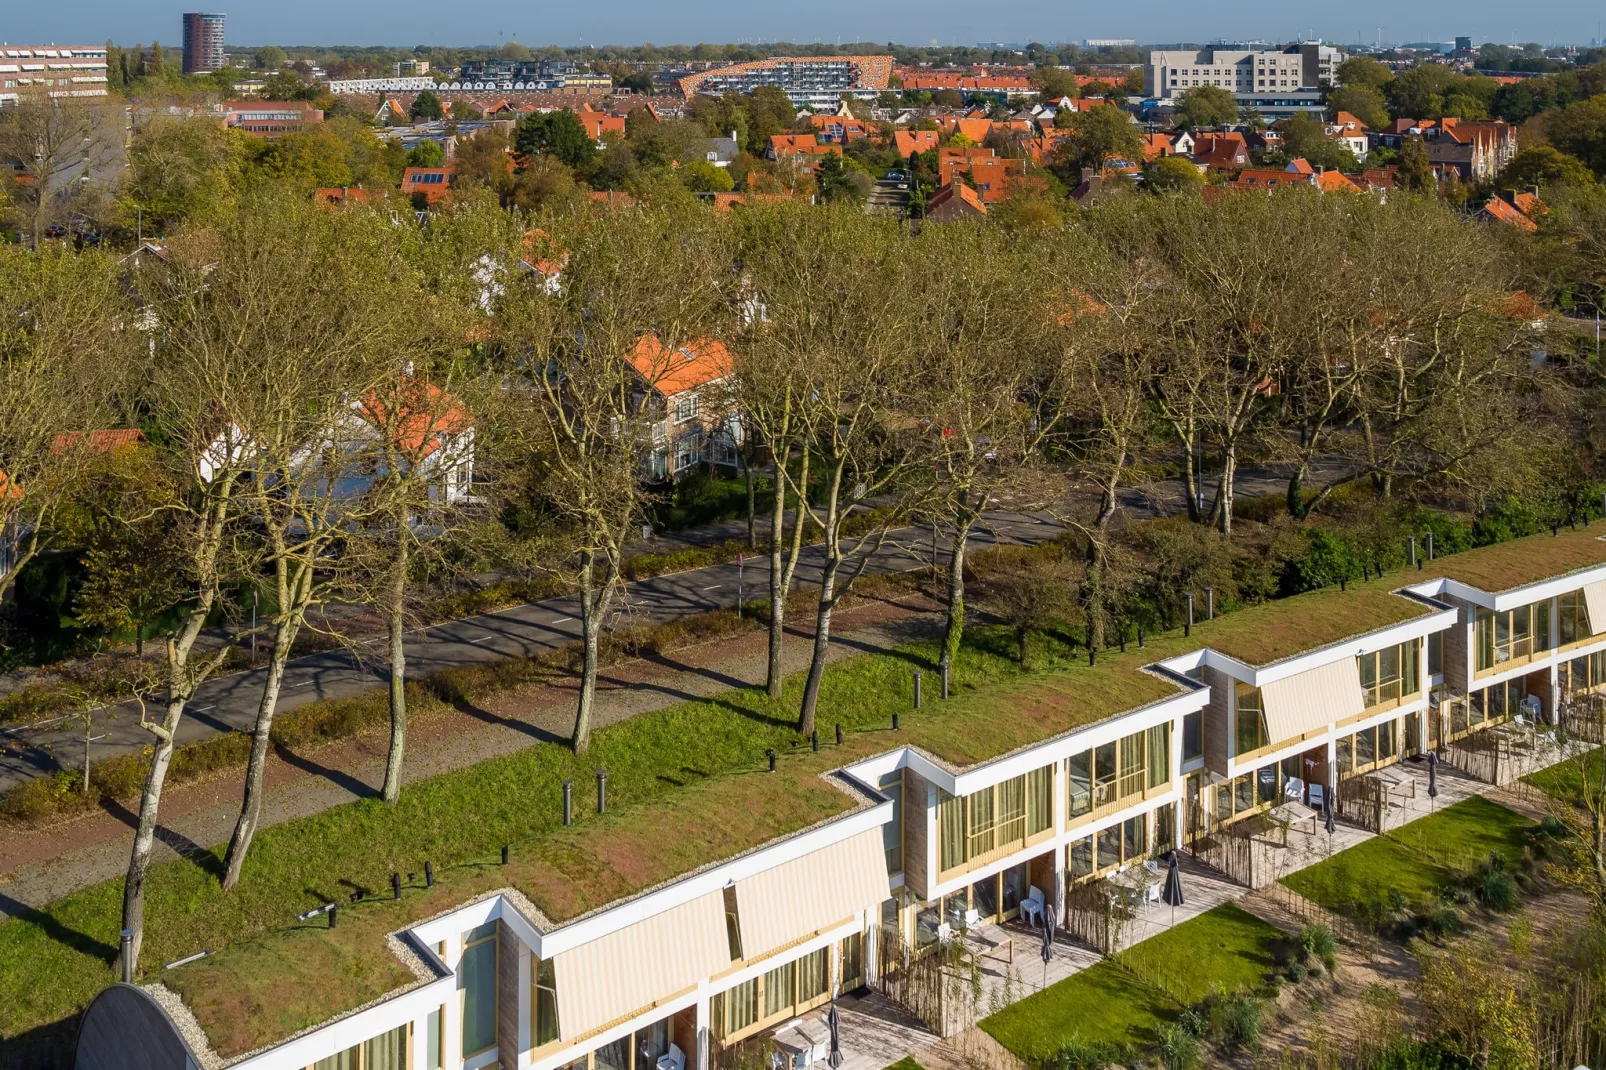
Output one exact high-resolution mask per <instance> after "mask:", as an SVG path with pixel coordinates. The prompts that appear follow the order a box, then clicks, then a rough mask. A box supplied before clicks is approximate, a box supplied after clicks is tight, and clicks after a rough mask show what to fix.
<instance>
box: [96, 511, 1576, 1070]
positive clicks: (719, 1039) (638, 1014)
mask: <svg viewBox="0 0 1606 1070" xmlns="http://www.w3.org/2000/svg"><path fill="white" fill-rule="evenodd" d="M1598 534H1599V530H1598V529H1597V530H1595V531H1590V530H1588V529H1584V530H1579V531H1562V532H1559V533H1558V534H1557V535H1555V536H1551V535H1548V534H1547V535H1538V536H1532V537H1529V538H1525V539H1518V540H1515V541H1512V542H1507V543H1502V544H1498V545H1494V546H1488V547H1483V548H1481V549H1476V550H1469V551H1466V552H1463V553H1459V554H1455V555H1453V556H1450V557H1447V558H1440V559H1439V560H1437V561H1428V560H1426V559H1425V558H1424V559H1423V560H1422V561H1421V562H1420V564H1419V566H1418V568H1417V569H1415V570H1412V571H1403V572H1401V573H1400V574H1399V575H1397V576H1393V577H1390V578H1387V579H1383V578H1379V579H1375V580H1368V581H1366V582H1363V583H1353V584H1349V585H1347V586H1346V587H1329V588H1325V589H1322V590H1319V591H1314V592H1311V593H1308V594H1303V595H1299V596H1295V597H1292V598H1286V599H1281V600H1276V601H1272V602H1268V603H1265V604H1263V605H1259V606H1254V607H1250V608H1246V609H1243V610H1240V611H1238V612H1235V613H1232V614H1228V615H1226V616H1222V617H1220V618H1217V619H1209V617H1208V616H1207V617H1206V618H1205V619H1202V620H1200V621H1198V622H1197V623H1196V624H1194V625H1193V627H1192V629H1191V632H1189V633H1184V634H1177V633H1174V632H1173V633H1171V634H1169V635H1164V636H1159V637H1155V636H1152V635H1151V636H1150V637H1149V639H1148V642H1147V645H1132V644H1130V643H1129V644H1128V646H1127V649H1126V650H1124V651H1122V652H1119V653H1117V652H1116V651H1113V650H1111V651H1108V652H1106V653H1104V654H1101V655H1100V656H1099V658H1098V661H1097V663H1096V664H1090V665H1086V666H1083V665H1076V666H1070V667H1067V668H1063V669H1060V670H1057V671H1055V672H1053V673H1037V674H1033V675H1031V676H1029V677H1026V678H1024V679H1022V680H1019V681H1016V682H1014V683H1009V684H1001V685H994V686H991V687H983V688H977V689H975V690H972V691H967V692H964V693H961V694H959V695H957V696H955V697H954V698H953V699H950V700H948V701H946V702H944V703H942V704H941V705H940V706H939V707H937V709H936V710H932V709H931V708H930V707H928V708H927V709H926V710H924V711H922V710H919V709H916V710H912V711H910V712H908V713H906V714H905V715H904V716H903V719H902V723H901V726H900V727H896V728H895V727H894V726H891V725H889V726H887V727H885V728H860V729H859V730H856V731H854V732H852V733H851V734H849V735H847V736H846V737H845V738H844V740H843V742H842V743H840V744H837V745H836V746H835V747H834V749H833V748H828V749H827V750H826V752H825V753H810V752H809V751H808V750H807V749H806V748H805V749H804V750H803V751H802V752H801V753H795V754H790V755H786V756H782V757H781V758H780V760H779V761H778V762H777V764H776V765H775V767H774V768H773V771H771V772H767V773H766V772H765V771H764V769H765V766H764V763H763V762H762V760H759V761H756V762H755V763H754V765H753V768H752V771H751V772H750V773H746V774H744V775H739V776H726V777H717V778H709V779H706V780H702V781H698V782H697V783H694V784H692V785H690V786H684V787H676V788H672V789H668V790H664V791H659V792H656V793H653V794H652V795H651V797H649V798H647V799H644V800H641V801H636V802H633V803H632V804H631V805H630V807H629V809H628V810H627V811H625V812H624V813H622V814H618V815H615V814H612V813H610V814H609V815H608V818H607V819H606V820H588V819H584V818H582V819H581V820H578V821H577V822H576V823H575V824H574V825H573V826H572V827H563V826H559V825H557V823H556V822H554V826H555V827H554V828H552V829H551V830H550V831H548V832H546V833H542V834H539V835H538V837H537V838H536V840H535V841H533V842H529V843H524V844H519V845H516V846H514V847H513V849H512V851H511V852H510V854H509V855H508V856H507V861H506V862H505V863H504V864H503V865H502V866H501V867H500V868H498V867H497V866H495V865H488V864H484V863H478V864H474V865H468V866H460V867H454V868H453V869H450V870H445V869H443V870H442V871H440V872H438V873H435V874H433V875H432V876H431V877H430V878H429V882H428V885H427V886H426V882H425V880H421V879H416V878H409V879H408V880H407V881H406V882H403V883H402V884H400V885H399V886H398V887H399V890H398V892H397V893H396V894H395V896H394V898H392V897H391V896H370V897H368V899H367V900H365V901H362V902H353V903H352V904H342V905H340V906H339V909H338V918H339V925H338V927H336V925H335V921H336V914H335V913H334V912H332V909H331V908H332V907H333V906H334V904H328V905H318V904H317V902H316V901H315V900H314V901H311V902H309V906H311V907H312V908H313V909H312V910H310V911H309V912H308V913H307V914H306V915H304V916H303V917H302V918H300V919H294V920H292V919H289V918H286V919H284V920H283V922H282V923H276V922H272V921H270V922H268V923H266V927H265V929H264V930H262V931H260V932H257V933H254V934H253V936H252V938H251V939H250V940H249V941H245V942H242V943H241V944H238V945H236V946H232V947H222V948H212V949H209V951H208V952H207V953H206V954H205V956H204V957H201V956H197V959H198V961H189V962H185V963H181V964H176V965H174V966H172V967H171V968H169V969H165V970H162V971H161V972H159V973H157V974H156V975H155V977H154V978H153V979H152V981H150V982H148V983H147V984H145V985H142V986H136V985H127V984H125V985H114V986H111V987H109V988H108V989H106V990H105V991H104V992H102V993H101V994H100V996H98V997H97V998H96V999H95V1001H94V1002H93V1003H92V1004H91V1005H90V1007H89V1009H88V1011H87V1012H86V1016H85V1021H84V1024H83V1028H82V1030H81V1032H80V1038H81V1039H80V1041H79V1044H80V1047H79V1051H78V1053H77V1059H78V1061H77V1065H80V1066H102V1065H129V1064H133V1063H135V1062H138V1061H140V1060H144V1062H141V1063H140V1064H141V1065H145V1064H146V1063H149V1064H150V1065H172V1066H183V1065H194V1066H198V1067H202V1066H208V1067H209V1066H220V1065H227V1066H229V1067H230V1068H231V1070H306V1068H316V1070H326V1068H332V1067H341V1068H344V1067H356V1068H358V1070H435V1068H444V1070H484V1068H486V1067H490V1066H493V1065H495V1066H500V1067H504V1068H518V1070H560V1068H562V1070H671V1068H674V1070H708V1068H709V1067H711V1066H713V1065H715V1063H716V1062H717V1061H720V1060H721V1057H722V1056H723V1055H725V1054H726V1053H730V1052H731V1051H732V1049H733V1048H736V1047H737V1046H738V1045H740V1044H741V1043H742V1042H743V1041H746V1040H749V1039H752V1038H765V1037H769V1036H771V1035H773V1034H774V1032H775V1031H776V1030H777V1029H781V1030H795V1028H796V1026H795V1025H793V1023H794V1020H795V1019H796V1018H798V1017H799V1016H802V1015H810V1016H811V1018H812V1017H813V1012H816V1011H818V1010H819V1009H820V1008H822V1007H823V1005H824V1004H826V1003H828V1002H830V1001H831V1000H832V999H833V998H835V997H836V996H838V995H839V994H842V993H846V992H848V991H851V990H854V989H856V988H858V987H859V986H861V985H867V984H877V983H879V982H880V981H881V980H882V979H883V978H884V977H886V976H888V975H895V974H896V973H897V972H898V971H900V970H905V969H909V968H910V964H911V963H912V962H914V961H916V960H919V959H921V958H923V957H924V956H926V955H927V954H929V953H931V952H933V951H934V950H935V949H937V948H939V947H940V946H941V945H943V944H945V943H947V942H949V941H950V940H952V939H954V938H955V937H956V936H957V935H958V934H961V933H963V932H965V931H967V930H976V929H983V930H985V928H986V927H988V926H991V925H997V924H1002V923H1005V922H1009V921H1012V920H1015V919H1017V918H1022V917H1025V918H1028V919H1030V918H1032V917H1034V916H1035V915H1036V914H1037V913H1039V912H1040V911H1041V910H1042V909H1043V908H1044V907H1051V908H1053V909H1054V910H1055V913H1056V914H1057V915H1058V916H1059V919H1060V923H1061V927H1062V928H1067V929H1069V930H1070V931H1072V933H1073V934H1076V935H1085V934H1084V933H1083V932H1082V930H1079V929H1077V928H1076V926H1077V925H1078V924H1079V923H1080V920H1081V919H1084V918H1087V917H1089V916H1090V915H1091V913H1092V911H1091V910H1090V909H1089V908H1087V907H1085V906H1081V905H1080V904H1083V903H1086V902H1089V901H1094V900H1096V901H1097V902H1098V903H1100V904H1102V905H1101V906H1100V907H1099V917H1101V918H1104V919H1105V920H1106V921H1107V915H1106V914H1104V913H1103V911H1104V910H1106V909H1107V904H1108V901H1109V900H1108V895H1109V894H1110V893H1111V889H1113V888H1114V887H1116V886H1117V885H1120V886H1124V887H1126V888H1129V889H1132V890H1133V891H1134V892H1136V893H1139V894H1149V893H1152V894H1155V895H1158V884H1159V880H1160V878H1159V876H1158V875H1157V874H1156V873H1154V871H1152V870H1150V869H1149V868H1148V866H1147V863H1149V862H1150V861H1151V860H1152V859H1154V858H1155V857H1156V856H1157V855H1160V854H1162V853H1164V852H1166V851H1170V850H1173V849H1177V848H1184V849H1186V850H1188V851H1189V852H1190V853H1192V854H1193V857H1194V858H1195V860H1196V861H1201V862H1202V863H1204V864H1207V865H1215V864H1216V863H1217V862H1219V863H1220V864H1221V866H1224V867H1227V868H1229V869H1230V870H1231V872H1230V873H1228V874H1227V875H1228V876H1230V877H1232V878H1233V879H1234V880H1238V881H1239V882H1240V883H1241V884H1245V885H1248V886H1250V887H1257V886H1260V885H1262V884H1264V883H1266V882H1267V881H1268V880H1270V879H1275V877H1276V876H1278V875H1281V872H1282V871H1281V870H1279V868H1278V866H1277V865H1276V864H1271V865H1266V866H1262V867H1259V868H1257V866H1256V864H1255V863H1254V862H1253V861H1250V862H1249V863H1248V864H1247V866H1246V865H1244V864H1242V863H1241V862H1237V861H1234V857H1239V858H1250V859H1252V858H1254V857H1264V856H1267V855H1270V856H1273V859H1275V856H1276V853H1277V852H1279V851H1287V850H1289V848H1287V847H1285V846H1284V847H1280V846H1278V845H1277V844H1276V843H1275V842H1273V835H1268V834H1266V833H1267V830H1271V829H1275V828H1278V827H1281V828H1283V830H1284V832H1285V833H1286V832H1287V830H1288V829H1289V827H1290V826H1292V825H1294V824H1297V823H1301V822H1303V823H1308V824H1309V825H1311V826H1314V824H1315V820H1316V809H1315V808H1316V807H1320V806H1322V805H1328V804H1330V805H1332V806H1333V807H1334V808H1335V809H1336V810H1337V811H1338V812H1339V813H1340V814H1342V815H1344V816H1345V817H1346V818H1349V819H1352V820H1356V821H1363V820H1365V817H1364V813H1363V811H1364V810H1366V809H1367V808H1368V807H1370V806H1372V805H1374V804H1379V803H1381V802H1382V800H1383V799H1384V797H1385V795H1388V794H1390V793H1393V792H1396V791H1403V790H1404V788H1405V787H1406V786H1407V785H1410V786H1411V789H1412V790H1414V786H1415V784H1416V783H1417V778H1416V776H1415V774H1413V773H1412V772H1410V771H1407V770H1405V769H1401V768H1399V766H1400V763H1401V762H1402V760H1404V759H1407V758H1410V757H1414V756H1418V755H1421V754H1423V753H1426V752H1433V753H1437V754H1439V755H1440V756H1441V758H1442V760H1444V761H1445V762H1447V763H1448V764H1451V765H1455V766H1457V767H1458V768H1461V769H1462V770H1463V771H1464V772H1475V771H1476V769H1477V768H1480V767H1482V766H1485V765H1487V762H1485V761H1484V757H1486V756H1488V755H1492V754H1498V753H1501V752H1505V753H1507V754H1515V753H1519V752H1520V746H1519V744H1520V743H1521V742H1522V740H1523V739H1525V738H1526V739H1531V738H1532V735H1531V733H1532V728H1531V726H1532V725H1533V724H1535V723H1536V722H1551V723H1561V724H1568V725H1573V726H1574V727H1576V725H1575V721H1574V720H1573V718H1574V717H1575V714H1574V709H1573V703H1574V701H1575V699H1577V698H1578V697H1579V696H1581V695H1584V694H1587V693H1594V692H1600V691H1602V690H1606V544H1602V543H1601V542H1600V541H1599V539H1598V537H1597V536H1598ZM826 716H827V717H829V714H827V715H826ZM1524 733H1527V735H1524ZM1424 779H1425V778H1424ZM529 790H530V793H531V794H530V805H539V806H551V807H554V808H555V807H557V806H558V798H557V792H556V790H555V789H554V788H553V787H552V786H550V785H548V786H544V787H543V786H540V785H535V786H531V787H530V789H529ZM602 798H603V796H602V794H601V792H600V791H599V794H598V806H599V808H601V807H602ZM587 801H588V803H589V800H587ZM577 809H578V808H577ZM1257 828H1258V829H1259V830H1261V832H1260V833H1259V834H1257V833H1256V831H1255V830H1256V829H1257ZM1227 842H1236V843H1237V844H1238V845H1239V846H1240V847H1241V848H1242V851H1241V852H1229V851H1223V850H1220V849H1219V848H1220V845H1221V844H1223V843H1227ZM1285 842H1286V841H1285ZM1101 882H1105V883H1101ZM1090 893H1091V894H1090ZM324 918H327V919H328V929H327V931H323V930H320V929H319V928H317V927H316V926H317V925H318V924H319V923H321V922H322V921H323V920H324ZM332 962H335V963H339V964H340V965H339V967H338V968H336V967H333V966H331V965H330V964H331V963H332ZM242 977H244V978H251V979H252V983H249V984H242V982H241V980H240V979H241V978H242ZM287 993H288V994H290V995H287ZM175 1020H176V1022H175ZM805 1024H806V1025H810V1024H812V1023H811V1022H806V1023H805ZM781 1039H782V1040H784V1041H786V1042H787V1043H792V1042H793V1041H792V1039H790V1038H789V1036H787V1035H783V1036H782V1037H781ZM805 1039H807V1038H805ZM803 1049H804V1051H805V1053H806V1054H812V1048H810V1047H809V1045H808V1044H804V1046H803ZM823 1054H824V1053H823V1052H821V1053H820V1057H821V1058H823ZM157 1055H160V1056H162V1059H161V1061H160V1062H157V1060H156V1058H155V1056H157ZM809 1064H810V1061H809V1060H808V1059H800V1060H799V1062H798V1063H797V1064H796V1065H799V1066H807V1065H809Z"/></svg>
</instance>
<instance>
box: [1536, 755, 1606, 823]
mask: <svg viewBox="0 0 1606 1070" xmlns="http://www.w3.org/2000/svg"><path fill="white" fill-rule="evenodd" d="M1603 762H1606V751H1603V750H1602V749H1601V748H1599V747H1597V748H1595V749H1594V750H1592V751H1588V752H1587V753H1585V754H1583V755H1581V756H1580V757H1578V758H1568V759H1566V760H1564V761H1560V762H1557V763H1556V764H1555V765H1551V766H1546V767H1545V768H1544V769H1541V770H1539V771H1538V772H1535V773H1529V774H1528V775H1527V776H1525V777H1523V778H1522V779H1523V780H1524V781H1525V782H1526V783H1529V784H1532V785H1533V786H1534V787H1536V788H1538V789H1539V790H1540V791H1542V792H1544V793H1545V794H1546V795H1548V796H1550V797H1551V798H1552V799H1556V800H1558V801H1560V802H1565V803H1570V804H1572V805H1573V806H1575V807H1578V808H1580V809H1582V808H1583V805H1584V775H1585V773H1586V772H1587V773H1588V775H1589V781H1590V783H1591V784H1599V783H1600V778H1601V776H1602V770H1601V766H1602V763H1603Z"/></svg>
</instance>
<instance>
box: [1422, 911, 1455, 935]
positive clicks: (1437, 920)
mask: <svg viewBox="0 0 1606 1070" xmlns="http://www.w3.org/2000/svg"><path fill="white" fill-rule="evenodd" d="M1422 929H1423V931H1424V932H1427V933H1429V934H1430V935H1432V936H1436V937H1438V938H1440V939H1441V940H1442V939H1445V938H1448V937H1451V936H1455V935H1457V934H1459V933H1460V932H1461V915H1459V914H1457V913H1456V912H1455V911H1453V910H1451V909H1450V908H1449V907H1440V908H1439V909H1437V910H1435V911H1433V912H1432V913H1430V914H1427V915H1425V916H1424V917H1423V918H1422Z"/></svg>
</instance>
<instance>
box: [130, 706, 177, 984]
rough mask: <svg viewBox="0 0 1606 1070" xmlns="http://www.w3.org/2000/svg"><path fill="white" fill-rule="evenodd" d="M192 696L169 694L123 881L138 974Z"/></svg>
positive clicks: (133, 969) (132, 958) (132, 969)
mask: <svg viewBox="0 0 1606 1070" xmlns="http://www.w3.org/2000/svg"><path fill="white" fill-rule="evenodd" d="M187 697H188V696H173V695H171V694H170V695H169V697H168V700H167V713H166V715H165V716H163V718H162V723H161V726H160V728H159V730H158V733H157V737H156V746H155V747H154V748H152V751H151V766H150V768H149V769H148V770H146V772H145V790H144V791H143V792H141V793H140V798H139V824H138V825H137V826H136V827H135V829H134V849H133V851H132V852H130V854H129V856H128V874H127V876H126V877H125V878H124V879H123V928H125V929H128V930H129V931H131V932H132V933H133V934H134V939H133V942H132V943H131V944H130V945H129V951H128V956H129V960H130V963H129V970H130V972H135V973H137V972H138V969H139V949H140V945H141V944H142V943H143V942H144V939H145V874H146V873H147V872H148V871H149V869H150V865H151V848H152V846H153V845H154V844H155V842H156V815H157V812H158V811H159V810H160V809H161V805H162V787H163V785H164V784H166V782H167V769H168V766H169V765H171V764H172V761H173V736H174V733H176V732H177V731H178V722H179V719H180V718H181V717H183V716H184V703H185V700H186V699H187Z"/></svg>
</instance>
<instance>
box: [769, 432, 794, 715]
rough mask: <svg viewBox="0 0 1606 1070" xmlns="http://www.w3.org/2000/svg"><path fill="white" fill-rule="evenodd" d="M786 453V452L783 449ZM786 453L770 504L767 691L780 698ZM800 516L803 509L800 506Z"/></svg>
mask: <svg viewBox="0 0 1606 1070" xmlns="http://www.w3.org/2000/svg"><path fill="white" fill-rule="evenodd" d="M783 454H784V451H783ZM782 460H783V456H781V455H778V456H777V457H776V459H775V501H774V503H773V504H772V505H771V506H770V646H769V667H768V668H767V669H766V670H765V675H764V692H765V694H767V695H769V697H770V698H780V697H781V643H782V642H783V641H784V640H785V638H786V574H785V572H784V571H783V570H782V565H783V563H784V562H783V557H784V550H783V547H782V541H783V540H784V539H785V537H786V524H785V519H786V484H785V481H784V480H782V478H781V463H782ZM798 513H799V516H800V517H801V514H802V509H801V507H800V508H799V509H798Z"/></svg>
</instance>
